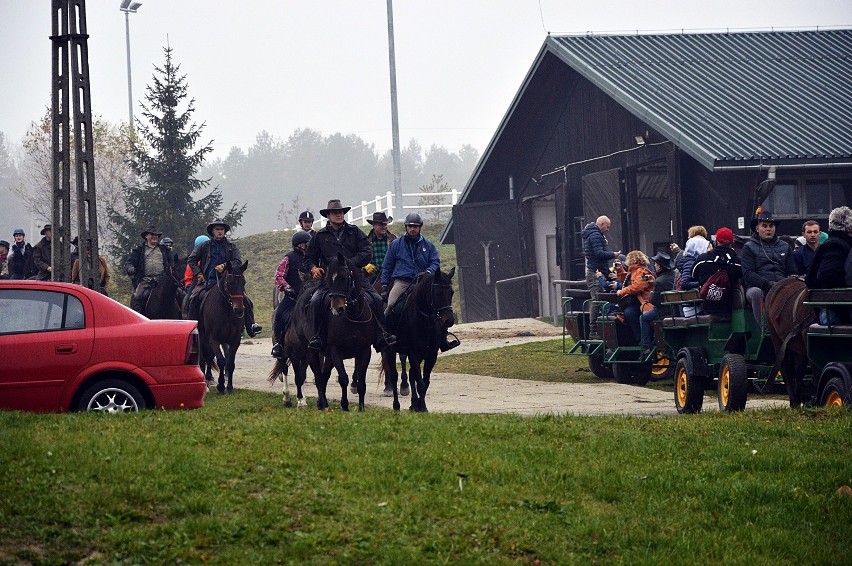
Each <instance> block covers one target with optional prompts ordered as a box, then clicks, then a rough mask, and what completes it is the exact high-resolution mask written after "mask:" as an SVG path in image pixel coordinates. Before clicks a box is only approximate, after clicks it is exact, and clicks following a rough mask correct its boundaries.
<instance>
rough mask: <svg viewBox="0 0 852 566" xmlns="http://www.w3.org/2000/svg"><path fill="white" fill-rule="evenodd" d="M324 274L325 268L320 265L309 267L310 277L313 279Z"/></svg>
mask: <svg viewBox="0 0 852 566" xmlns="http://www.w3.org/2000/svg"><path fill="white" fill-rule="evenodd" d="M323 275H325V270H324V269H323V268H322V267H317V266H313V267H312V268H311V277H313V278H314V279H320V278H322V276H323Z"/></svg>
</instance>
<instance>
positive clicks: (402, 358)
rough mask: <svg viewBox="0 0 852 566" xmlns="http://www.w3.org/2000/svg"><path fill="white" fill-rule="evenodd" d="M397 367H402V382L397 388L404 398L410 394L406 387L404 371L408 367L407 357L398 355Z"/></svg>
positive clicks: (406, 376)
mask: <svg viewBox="0 0 852 566" xmlns="http://www.w3.org/2000/svg"><path fill="white" fill-rule="evenodd" d="M399 365H400V366H402V378H401V379H402V381H401V384H400V387H399V394H400V395H402V396H403V397H406V396H407V395H408V394H409V393H410V392H411V390H410V388H409V387H408V370H406V369H405V368H406V366H407V365H408V356H405V355H403V354H400V355H399Z"/></svg>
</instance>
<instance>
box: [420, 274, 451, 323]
mask: <svg viewBox="0 0 852 566" xmlns="http://www.w3.org/2000/svg"><path fill="white" fill-rule="evenodd" d="M436 288H437V289H452V288H453V286H452V285H451V284H449V283H437V282H436V281H435V277H434V276H433V278H432V281H431V282H430V284H429V301H428V306H429V312H424V311H423V310H422V309H421V308H420V304H419V301H417V302H416V303H415V308H416V310H417V314H418V315H420V316H421V317H423V318H425V319H426V320H427V321H429V322H432V320H433V319H434V320H435V321H441V322H442V323H443V321H444V315H445V314H446V313H448V312H449V313H450V315H452V312H453V305H452V303H449V304H446V305H441V306H435V289H436Z"/></svg>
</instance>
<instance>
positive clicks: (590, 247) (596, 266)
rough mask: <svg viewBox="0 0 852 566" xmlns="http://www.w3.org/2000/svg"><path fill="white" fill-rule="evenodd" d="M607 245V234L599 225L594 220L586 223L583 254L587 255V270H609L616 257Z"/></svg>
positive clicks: (604, 271)
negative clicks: (610, 263) (605, 234)
mask: <svg viewBox="0 0 852 566" xmlns="http://www.w3.org/2000/svg"><path fill="white" fill-rule="evenodd" d="M606 246H607V241H606V236H604V235H603V232H601V229H600V228H598V225H597V224H595V223H594V222H589V223H588V224H586V227H585V228H583V255H584V256H586V269H587V270H589V271H595V270H600V272H601V273H606V272H607V270H609V262H610V261H612V260H613V259H615V255H614V254H613V252H611V251H609V250H607V249H606Z"/></svg>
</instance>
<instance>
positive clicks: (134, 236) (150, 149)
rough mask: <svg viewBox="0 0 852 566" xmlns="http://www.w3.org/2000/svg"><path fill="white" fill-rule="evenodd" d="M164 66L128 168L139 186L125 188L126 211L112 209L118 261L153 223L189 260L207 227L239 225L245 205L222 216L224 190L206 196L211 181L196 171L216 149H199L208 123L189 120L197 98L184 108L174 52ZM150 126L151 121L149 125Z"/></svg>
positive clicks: (151, 89) (182, 78)
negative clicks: (221, 223)
mask: <svg viewBox="0 0 852 566" xmlns="http://www.w3.org/2000/svg"><path fill="white" fill-rule="evenodd" d="M164 51H165V54H166V62H165V65H164V66H163V67H156V66H155V67H154V69H155V71H156V72H155V73H154V75H153V78H152V80H153V83H152V84H149V85H148V86H147V87H146V94H145V100H146V101H147V103H142V105H141V106H142V116H143V117H144V121H143V119H138V120H136V136H135V137H134V139H133V140H132V146H131V150H130V155H131V157H130V166H131V168H132V169H133V171H134V173H135V175H136V182H135V183H132V184H129V185H127V186H126V187H125V195H124V213H121V212H120V211H115V210H113V211H111V216H112V217H113V218H114V219H115V225H116V226H117V227H118V228H117V230H118V233H117V234H116V242H117V243H116V246H115V247H116V249H115V250H114V252H115V254H116V256H117V257H125V256H126V255H127V254H128V253H130V250H131V249H132V248H133V247H134V246H137V245H139V244H140V243H141V240H140V236H139V235H140V234H141V232H142V231H143V230H144V229H145V228H146V227H147V226H149V225H151V224H153V225H154V226H156V227H157V228H158V230H160V231H162V232H163V235H164V236H169V237H170V238H172V239H173V240H174V241H175V251H178V252H179V254H180V255H181V256H185V255H186V253H187V251H188V249H191V246H192V242H193V241H194V240H195V237H196V236H198V235H199V234H204V233H205V229H206V226H207V224H208V223H209V222H210V221H212V220H214V219H215V218H222V219H223V220H224V221H225V222H227V223H228V224H230V225H231V227H232V228H234V227H236V226H238V225H239V223H240V219H241V218H242V216H243V214H244V213H245V205H243V206H238V205H237V204H234V205H232V206H231V209H230V210H229V211H228V213H227V214H224V215H220V210H221V208H222V201H223V199H222V192H221V190H220V189H219V187H214V188H213V189H212V190H210V192H209V193H207V194H204V195H202V196H201V197H200V198H198V199H197V200H196V199H195V198H194V195H195V194H196V193H199V192H206V191H205V190H206V189H207V188H208V186H209V184H210V179H198V178H196V177H195V175H196V172H197V171H198V169H199V168H200V167H201V165H202V164H203V163H204V157H205V156H206V155H207V154H208V153H210V152H211V151H212V150H213V147H212V145H211V144H212V141H211V142H208V143H207V145H204V146H202V147H200V148H198V149H195V148H196V144H197V143H198V140H199V138H200V137H201V133H202V130H203V129H204V124H203V123H202V124H201V125H196V124H195V123H193V122H191V121H190V120H191V118H192V114H193V113H194V112H195V106H194V105H195V99H194V98H193V99H190V100H189V102H188V103H187V105H186V108H185V109H184V110H181V109H180V106H181V104H182V102H183V100H184V99H185V98H186V97H187V89H188V85H187V82H186V75H179V74H178V72H179V71H180V65H176V64H174V63H173V62H172V49H171V48H170V47H166V48H165V49H164ZM146 122H147V123H146Z"/></svg>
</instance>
